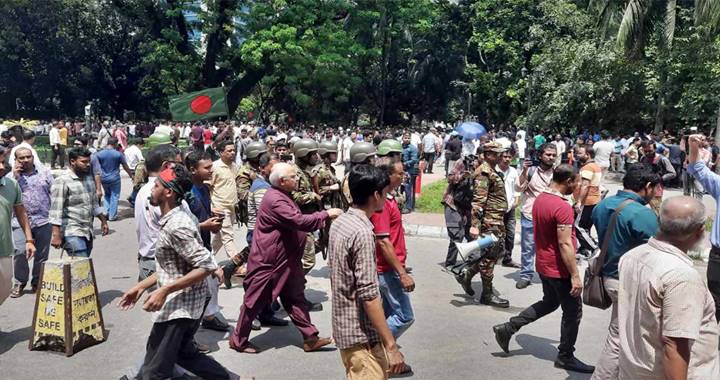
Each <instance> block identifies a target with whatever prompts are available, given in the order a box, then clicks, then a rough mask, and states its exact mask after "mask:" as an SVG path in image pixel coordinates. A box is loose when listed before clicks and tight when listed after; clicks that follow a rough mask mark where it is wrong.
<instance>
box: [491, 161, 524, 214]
mask: <svg viewBox="0 0 720 380" xmlns="http://www.w3.org/2000/svg"><path fill="white" fill-rule="evenodd" d="M495 170H496V171H497V172H498V173H502V175H503V180H504V181H505V198H506V199H507V204H508V209H507V210H508V211H510V210H512V209H513V206H515V197H516V196H519V195H520V194H518V193H517V192H516V191H515V182H517V179H518V176H519V175H520V174H519V173H518V171H517V169H515V168H514V167H512V165H508V169H507V170H506V171H503V170H502V169H500V166H496V167H495Z"/></svg>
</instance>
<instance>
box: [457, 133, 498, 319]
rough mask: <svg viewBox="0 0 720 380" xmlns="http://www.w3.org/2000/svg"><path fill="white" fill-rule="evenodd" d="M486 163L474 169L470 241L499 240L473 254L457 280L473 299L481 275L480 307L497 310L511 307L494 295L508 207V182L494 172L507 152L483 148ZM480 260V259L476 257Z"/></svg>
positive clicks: (488, 146) (491, 144)
mask: <svg viewBox="0 0 720 380" xmlns="http://www.w3.org/2000/svg"><path fill="white" fill-rule="evenodd" d="M483 148H484V155H483V156H484V160H483V163H482V164H480V166H479V167H478V168H477V169H475V173H474V174H473V175H474V177H475V188H474V194H473V200H472V210H471V213H470V237H471V238H473V239H477V238H479V237H482V236H485V235H490V234H492V235H494V236H495V237H496V238H497V240H495V242H494V243H493V244H492V245H491V246H489V247H487V248H485V249H483V250H482V251H478V252H474V253H473V254H471V255H470V257H468V258H467V260H466V267H465V268H464V269H463V270H462V272H461V273H460V274H458V275H456V276H455V279H456V280H457V281H458V282H459V283H460V285H462V287H463V290H465V293H467V294H468V295H470V296H474V295H475V291H474V290H473V288H472V278H473V277H474V276H475V275H476V274H477V273H478V272H479V273H480V277H481V278H482V294H481V295H480V303H482V304H484V305H491V306H497V307H503V308H506V307H509V306H510V303H509V302H508V300H506V299H503V298H500V297H499V296H496V295H495V294H494V293H493V286H492V280H493V270H494V268H495V263H496V262H497V260H498V259H499V258H500V257H502V256H503V253H504V239H505V224H504V217H505V212H506V211H507V208H508V204H507V199H506V195H505V182H504V181H503V178H502V176H501V175H500V174H498V173H497V172H496V171H495V168H496V167H497V163H498V161H499V159H500V156H501V155H502V153H503V152H505V149H504V148H503V147H502V145H500V144H498V143H497V142H489V143H486V144H485V145H484V146H483ZM478 256H480V259H477V257H478Z"/></svg>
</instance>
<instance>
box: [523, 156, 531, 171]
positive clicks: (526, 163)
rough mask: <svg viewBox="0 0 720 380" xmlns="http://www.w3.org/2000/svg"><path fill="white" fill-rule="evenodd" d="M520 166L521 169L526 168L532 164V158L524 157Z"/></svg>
mask: <svg viewBox="0 0 720 380" xmlns="http://www.w3.org/2000/svg"><path fill="white" fill-rule="evenodd" d="M522 166H523V171H526V170H528V168H529V167H531V166H532V160H531V159H529V158H526V159H525V160H524V161H523V165H522Z"/></svg>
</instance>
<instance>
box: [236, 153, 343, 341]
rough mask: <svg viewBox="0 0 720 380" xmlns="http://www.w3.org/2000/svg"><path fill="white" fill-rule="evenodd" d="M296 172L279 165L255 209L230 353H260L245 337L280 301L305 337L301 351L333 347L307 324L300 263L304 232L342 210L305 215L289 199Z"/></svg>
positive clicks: (281, 164) (292, 168) (310, 323)
mask: <svg viewBox="0 0 720 380" xmlns="http://www.w3.org/2000/svg"><path fill="white" fill-rule="evenodd" d="M298 179H299V176H298V172H297V169H296V168H295V167H294V166H292V165H289V164H285V163H278V164H275V165H274V166H273V170H272V173H271V174H270V184H271V185H272V187H271V188H270V189H268V190H267V192H266V193H265V195H264V197H263V200H262V204H261V205H260V209H259V210H258V214H257V220H256V223H255V229H254V230H253V238H252V246H251V248H250V255H249V259H248V272H247V275H246V276H245V282H244V284H243V285H244V287H245V296H244V299H243V306H242V308H241V309H240V316H239V317H238V320H237V325H236V326H235V330H234V331H233V333H232V335H231V336H230V348H232V349H233V350H236V351H238V352H244V353H258V352H259V349H258V348H257V347H255V346H254V345H252V344H251V343H250V342H249V340H248V338H249V336H250V329H251V327H252V321H253V320H254V319H255V317H256V316H257V315H258V314H259V313H260V311H261V310H262V309H263V308H264V307H265V306H266V305H268V304H269V303H270V302H272V300H274V299H276V298H277V297H280V302H281V303H282V305H283V307H284V308H285V310H286V311H287V312H288V313H289V314H290V319H292V321H293V323H294V324H295V327H297V328H298V330H300V333H301V334H302V336H303V350H304V351H306V352H310V351H316V350H317V349H319V348H321V347H323V346H326V345H328V344H330V343H331V342H332V340H331V339H329V338H320V337H319V336H318V330H317V328H315V326H314V325H313V324H312V322H311V321H310V314H309V313H308V308H307V306H308V305H307V303H306V302H307V301H306V300H305V294H304V290H305V285H304V282H305V281H304V276H303V266H302V263H301V259H302V256H303V251H304V247H305V239H306V236H307V233H308V232H311V231H315V230H317V229H319V228H322V226H323V225H324V223H325V221H326V220H327V219H328V218H330V219H333V218H336V217H337V216H339V215H340V214H342V210H340V209H330V210H327V211H319V212H315V213H313V214H303V213H302V212H301V211H300V208H299V207H298V205H297V204H296V203H295V202H294V200H293V199H292V198H291V194H292V193H293V192H295V191H297V188H298V183H297V182H298Z"/></svg>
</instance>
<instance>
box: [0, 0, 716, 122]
mask: <svg viewBox="0 0 720 380" xmlns="http://www.w3.org/2000/svg"><path fill="white" fill-rule="evenodd" d="M718 4H720V2H718V1H710V0H681V1H677V0H666V1H644V0H643V1H639V0H637V1H636V0H632V1H620V0H585V1H581V0H540V1H538V0H454V1H451V0H367V1H351V0H326V1H318V0H294V1H287V0H283V1H277V0H276V1H269V0H257V1H250V0H164V1H147V0H113V1H104V0H32V1H30V0H5V1H2V2H0V18H1V19H2V20H4V22H3V23H0V56H2V57H3V59H2V60H0V115H2V116H13V117H16V116H20V117H33V118H39V117H43V118H49V117H59V116H80V115H82V111H83V106H84V105H85V104H87V102H88V101H91V100H94V99H97V100H98V103H99V107H100V110H99V111H100V113H101V114H104V115H111V116H114V117H122V115H123V112H124V111H126V110H131V111H135V113H137V114H138V116H140V117H142V118H146V119H147V118H155V117H159V118H164V117H168V112H167V99H168V96H170V95H173V94H177V93H181V92H186V91H192V90H198V89H201V88H206V87H217V86H221V85H223V86H225V88H226V89H227V91H228V104H229V107H230V110H231V112H234V111H236V110H237V113H236V117H239V118H245V117H246V116H247V115H248V113H249V112H252V114H253V117H255V118H258V119H261V120H263V121H266V122H267V121H271V120H273V118H278V117H281V118H283V119H284V120H286V121H288V122H292V121H301V122H308V123H327V124H341V125H348V124H362V125H363V126H372V125H375V126H378V127H383V126H385V125H411V124H419V123H421V122H422V121H426V120H442V121H448V122H455V121H458V120H461V119H464V118H477V119H479V120H480V121H481V122H483V123H485V124H486V125H489V126H493V125H494V126H497V127H506V126H509V125H518V126H523V127H527V128H533V129H539V130H544V131H550V130H566V131H572V130H581V129H592V130H598V129H609V130H615V131H627V132H630V131H634V130H642V129H645V130H647V129H650V128H652V127H653V126H655V127H656V128H657V127H662V126H668V127H670V128H680V127H682V126H685V125H698V126H701V127H704V128H705V129H709V128H710V127H712V126H714V125H715V124H716V119H717V115H718V108H720V99H719V98H718V95H717V94H718V93H719V91H720V88H718V87H719V86H720V81H719V80H718V79H720V78H719V77H718V76H719V75H720V64H719V63H718V62H720V60H719V59H718V58H720V39H718V36H717V31H718V25H719V23H720V5H718ZM618 42H621V43H620V44H618ZM16 99H19V100H20V102H21V103H22V105H23V106H24V109H21V110H16Z"/></svg>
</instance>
